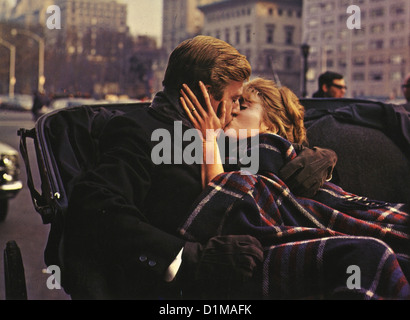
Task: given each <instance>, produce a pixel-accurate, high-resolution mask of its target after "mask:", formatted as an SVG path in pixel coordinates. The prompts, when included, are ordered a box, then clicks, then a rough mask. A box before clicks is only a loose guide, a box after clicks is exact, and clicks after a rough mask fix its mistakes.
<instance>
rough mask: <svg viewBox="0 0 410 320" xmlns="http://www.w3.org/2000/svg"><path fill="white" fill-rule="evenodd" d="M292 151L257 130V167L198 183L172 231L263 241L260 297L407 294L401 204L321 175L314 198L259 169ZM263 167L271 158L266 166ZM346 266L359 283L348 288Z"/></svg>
mask: <svg viewBox="0 0 410 320" xmlns="http://www.w3.org/2000/svg"><path fill="white" fill-rule="evenodd" d="M278 152H280V153H281V154H282V158H283V159H284V161H289V160H291V159H293V158H294V157H295V156H296V153H295V152H294V150H293V147H292V145H291V144H290V143H289V142H287V141H286V140H284V139H283V138H281V137H279V136H276V135H271V134H269V135H267V134H266V135H261V136H260V144H259V158H260V167H259V169H260V171H259V172H260V173H259V174H257V175H243V174H241V172H239V171H233V172H226V173H223V174H221V175H219V176H218V177H216V178H215V179H214V180H212V181H211V182H210V183H209V185H208V187H207V188H206V189H205V190H204V192H203V193H202V195H201V196H200V198H199V199H198V200H197V202H196V203H195V204H194V206H193V210H192V212H191V213H190V215H189V217H188V218H187V220H186V221H185V223H184V224H183V225H182V226H181V228H180V230H179V232H180V234H182V235H183V236H184V237H185V238H186V239H188V240H191V241H199V242H205V241H207V239H209V238H211V237H213V236H216V235H226V234H249V235H252V236H254V237H256V238H258V239H259V240H260V241H261V243H262V245H263V246H264V249H265V259H264V263H263V271H262V275H263V276H262V283H261V287H262V291H263V296H264V298H266V299H293V298H296V299H305V298H332V299H333V298H335V299H337V298H354V299H356V298H359V299H410V285H409V279H410V274H409V273H410V254H409V250H410V241H409V240H410V232H409V229H410V228H409V225H410V218H409V205H408V204H391V203H385V202H382V201H373V200H369V199H367V198H365V197H359V196H357V195H354V194H351V193H349V192H346V191H344V190H342V189H341V188H340V187H338V186H336V185H334V184H332V183H325V184H324V186H323V187H322V188H321V189H320V190H319V191H318V193H317V195H316V196H315V197H314V199H307V198H302V197H297V196H295V195H293V194H292V192H291V191H290V190H289V189H288V188H287V186H286V185H285V183H284V182H283V181H282V180H280V179H279V177H278V176H277V175H275V172H272V171H269V170H267V169H266V168H267V165H268V163H269V161H270V159H278V157H277V154H276V155H272V153H278ZM270 168H271V166H270ZM349 266H358V267H359V270H360V288H353V289H352V288H349V287H348V285H347V282H348V280H349V277H350V276H351V275H350V274H349V273H347V270H348V267H349Z"/></svg>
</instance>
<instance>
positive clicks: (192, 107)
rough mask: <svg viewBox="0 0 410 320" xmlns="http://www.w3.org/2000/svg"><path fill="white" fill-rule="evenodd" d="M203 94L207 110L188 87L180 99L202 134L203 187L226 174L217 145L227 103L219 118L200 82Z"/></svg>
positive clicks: (182, 92)
mask: <svg viewBox="0 0 410 320" xmlns="http://www.w3.org/2000/svg"><path fill="white" fill-rule="evenodd" d="M199 86H200V88H201V91H202V94H203V95H204V98H205V104H206V110H205V109H204V108H203V107H202V106H201V104H200V103H199V101H198V99H197V98H196V96H195V94H194V93H193V92H192V91H191V89H190V88H189V87H188V86H187V85H185V84H184V85H183V89H182V90H181V94H182V97H181V98H180V100H181V104H182V107H183V108H184V110H185V112H186V114H187V115H188V118H189V119H190V120H191V122H192V124H193V126H194V127H195V129H197V130H199V131H200V132H201V133H202V142H203V162H202V165H201V176H202V187H203V188H205V186H206V185H207V184H208V183H209V182H210V181H211V180H212V179H213V178H214V177H216V176H217V175H218V174H220V173H222V172H224V169H223V166H222V161H221V155H220V153H219V147H218V143H217V141H216V140H217V138H218V134H219V132H220V131H221V130H223V129H222V128H223V127H224V126H225V115H226V103H225V101H224V102H223V103H222V106H221V116H220V117H218V116H217V115H216V113H215V111H214V109H213V108H212V104H211V99H210V97H209V94H208V90H207V89H206V87H205V85H204V84H203V83H202V82H199Z"/></svg>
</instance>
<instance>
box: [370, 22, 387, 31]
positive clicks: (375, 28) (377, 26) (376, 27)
mask: <svg viewBox="0 0 410 320" xmlns="http://www.w3.org/2000/svg"><path fill="white" fill-rule="evenodd" d="M383 32H384V24H383V23H379V24H374V25H372V26H371V27H370V33H372V34H380V33H383Z"/></svg>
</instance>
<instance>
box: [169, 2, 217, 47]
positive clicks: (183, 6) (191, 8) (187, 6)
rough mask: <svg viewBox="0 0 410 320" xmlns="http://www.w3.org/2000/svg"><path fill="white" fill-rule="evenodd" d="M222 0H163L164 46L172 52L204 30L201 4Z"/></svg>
mask: <svg viewBox="0 0 410 320" xmlns="http://www.w3.org/2000/svg"><path fill="white" fill-rule="evenodd" d="M219 1H220V0H163V10H162V12H163V22H162V48H163V49H164V51H165V52H169V53H171V52H172V50H174V48H175V47H176V46H177V45H178V44H179V43H181V42H182V41H183V40H186V39H189V38H192V37H194V36H196V35H198V34H200V33H201V32H202V28H203V24H204V16H203V13H202V12H201V11H200V10H199V7H200V6H201V5H205V4H209V3H213V2H219Z"/></svg>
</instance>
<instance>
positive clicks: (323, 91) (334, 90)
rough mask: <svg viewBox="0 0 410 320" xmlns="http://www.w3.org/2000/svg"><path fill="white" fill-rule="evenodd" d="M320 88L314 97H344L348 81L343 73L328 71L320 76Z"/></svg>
mask: <svg viewBox="0 0 410 320" xmlns="http://www.w3.org/2000/svg"><path fill="white" fill-rule="evenodd" d="M318 82H319V89H318V91H316V92H315V93H314V94H313V98H343V97H344V96H345V94H346V90H347V87H346V83H345V80H344V77H343V75H341V74H339V73H336V72H332V71H327V72H325V73H322V74H321V75H320V76H319V81H318Z"/></svg>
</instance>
